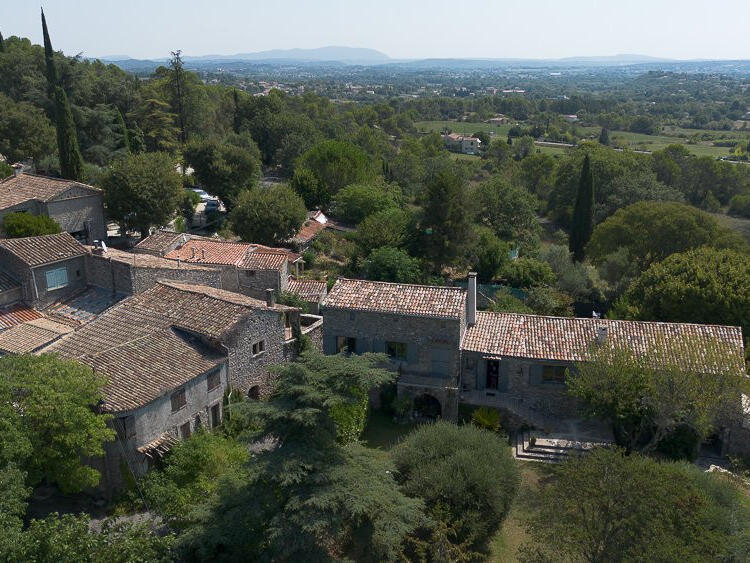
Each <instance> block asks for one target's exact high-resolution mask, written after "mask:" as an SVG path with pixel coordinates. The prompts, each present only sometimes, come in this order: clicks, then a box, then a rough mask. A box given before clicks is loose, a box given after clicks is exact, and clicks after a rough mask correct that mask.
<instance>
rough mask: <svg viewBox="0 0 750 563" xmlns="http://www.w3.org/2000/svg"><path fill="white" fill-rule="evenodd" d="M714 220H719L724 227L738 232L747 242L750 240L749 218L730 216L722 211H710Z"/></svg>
mask: <svg viewBox="0 0 750 563" xmlns="http://www.w3.org/2000/svg"><path fill="white" fill-rule="evenodd" d="M711 215H713V216H714V217H716V220H717V221H719V223H721V224H722V225H724V226H725V227H729V228H730V229H734V230H735V231H737V232H738V233H740V234H741V235H742V236H743V237H745V240H747V242H750V219H744V218H742V217H731V216H730V215H725V214H723V213H712V214H711Z"/></svg>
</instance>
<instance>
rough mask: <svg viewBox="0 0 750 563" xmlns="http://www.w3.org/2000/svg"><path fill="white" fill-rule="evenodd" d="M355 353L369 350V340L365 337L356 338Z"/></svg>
mask: <svg viewBox="0 0 750 563" xmlns="http://www.w3.org/2000/svg"><path fill="white" fill-rule="evenodd" d="M356 348H357V349H356V353H357V354H364V353H365V352H369V351H370V342H369V340H367V338H357V344H356Z"/></svg>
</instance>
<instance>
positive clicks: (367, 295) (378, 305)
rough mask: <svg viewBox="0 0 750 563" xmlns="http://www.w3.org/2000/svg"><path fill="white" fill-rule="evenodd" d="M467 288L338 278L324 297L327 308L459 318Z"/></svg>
mask: <svg viewBox="0 0 750 563" xmlns="http://www.w3.org/2000/svg"><path fill="white" fill-rule="evenodd" d="M465 306H466V290H465V289H463V288H460V287H439V286H431V285H411V284H402V283H389V282H375V281H367V280H352V279H346V278H339V279H338V281H336V284H335V285H334V286H333V287H332V288H331V291H330V293H329V294H328V296H327V297H326V298H325V299H324V300H323V307H324V308H326V309H346V310H352V311H370V312H376V313H394V314H399V315H409V316H413V317H434V318H441V319H460V318H461V315H462V314H463V312H464V309H465Z"/></svg>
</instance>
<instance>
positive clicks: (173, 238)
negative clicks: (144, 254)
mask: <svg viewBox="0 0 750 563" xmlns="http://www.w3.org/2000/svg"><path fill="white" fill-rule="evenodd" d="M180 239H184V240H187V239H188V235H185V234H184V233H176V232H174V231H156V232H155V233H154V234H152V235H149V236H147V237H146V238H145V239H143V240H142V241H140V242H139V243H138V244H136V245H135V248H137V249H139V250H149V251H153V252H158V253H159V254H165V253H166V252H167V249H169V247H170V246H172V245H173V244H175V243H176V242H177V241H178V240H180Z"/></svg>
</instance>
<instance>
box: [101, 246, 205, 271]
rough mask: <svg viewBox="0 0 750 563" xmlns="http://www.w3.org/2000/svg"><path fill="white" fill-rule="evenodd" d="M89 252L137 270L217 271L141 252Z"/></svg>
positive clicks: (111, 249) (110, 250) (111, 250)
mask: <svg viewBox="0 0 750 563" xmlns="http://www.w3.org/2000/svg"><path fill="white" fill-rule="evenodd" d="M87 250H88V251H89V252H90V253H92V254H94V255H95V256H102V257H103V258H110V259H112V260H113V261H115V262H120V263H122V264H128V265H131V266H135V267H137V268H159V269H168V270H203V271H212V270H215V268H210V267H208V266H200V265H198V264H192V263H189V262H187V263H185V262H183V263H178V262H177V261H176V260H169V259H167V258H162V257H161V256H154V255H153V254H144V253H141V252H125V251H124V250H118V249H116V248H107V251H106V252H104V253H102V254H97V253H96V251H95V249H94V247H87Z"/></svg>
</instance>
